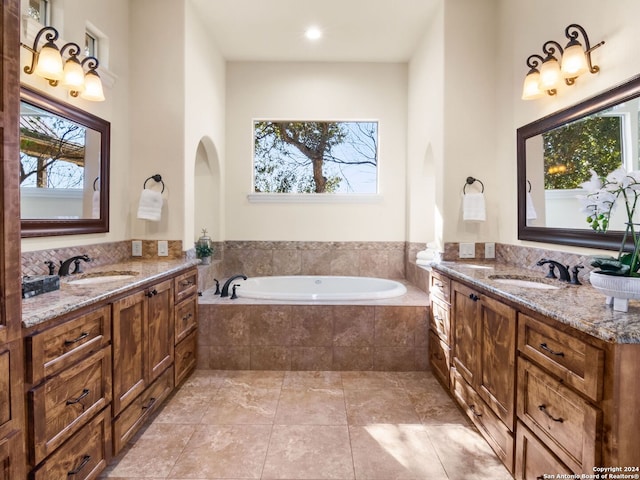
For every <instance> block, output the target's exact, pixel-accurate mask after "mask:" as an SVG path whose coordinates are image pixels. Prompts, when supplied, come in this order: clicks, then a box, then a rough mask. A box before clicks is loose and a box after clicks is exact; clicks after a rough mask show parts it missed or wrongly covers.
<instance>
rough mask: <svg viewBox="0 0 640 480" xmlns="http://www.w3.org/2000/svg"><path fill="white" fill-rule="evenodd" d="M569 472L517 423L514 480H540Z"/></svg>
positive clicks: (532, 435) (570, 472)
mask: <svg viewBox="0 0 640 480" xmlns="http://www.w3.org/2000/svg"><path fill="white" fill-rule="evenodd" d="M572 473H573V472H572V471H571V470H569V469H568V468H567V467H566V466H565V465H564V464H563V463H562V462H561V461H560V460H558V458H557V457H556V456H555V455H554V454H553V453H551V451H550V450H549V449H548V448H547V447H545V446H544V444H543V443H542V442H540V440H538V439H537V438H536V436H535V435H534V434H533V433H531V431H530V430H529V429H528V428H527V427H525V426H524V425H523V424H522V423H520V422H518V426H517V431H516V471H515V477H516V480H542V479H544V478H548V477H545V474H546V475H547V476H549V475H557V474H564V475H567V477H566V478H570V477H569V475H571V474H572Z"/></svg>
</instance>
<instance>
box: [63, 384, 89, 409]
mask: <svg viewBox="0 0 640 480" xmlns="http://www.w3.org/2000/svg"><path fill="white" fill-rule="evenodd" d="M89 393H90V390H89V389H88V388H83V389H82V393H81V394H80V396H79V397H78V398H72V399H70V400H67V403H66V405H75V404H76V403H80V400H82V399H83V398H84V397H86V396H87V395H89ZM81 405H82V404H81ZM82 409H83V410H84V405H82Z"/></svg>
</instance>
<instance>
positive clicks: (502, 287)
mask: <svg viewBox="0 0 640 480" xmlns="http://www.w3.org/2000/svg"><path fill="white" fill-rule="evenodd" d="M432 268H434V269H435V270H438V271H440V272H442V273H445V274H447V275H449V276H450V277H452V278H454V279H459V280H464V281H466V282H467V283H469V284H471V285H475V286H477V287H482V288H484V289H485V290H487V291H489V292H491V293H494V294H496V295H498V296H500V297H503V298H505V299H508V300H510V301H512V302H514V303H516V304H518V305H522V306H523V307H527V308H529V309H531V310H533V311H536V312H538V313H540V314H542V315H545V316H547V317H550V318H553V319H554V320H557V321H559V322H562V323H564V324H566V325H570V326H572V327H574V328H576V329H577V330H580V331H582V332H584V333H588V334H589V335H592V336H594V337H597V338H600V339H602V340H605V341H607V342H611V343H640V302H639V301H634V300H630V301H629V311H628V312H627V313H625V312H616V311H614V310H613V309H612V308H611V307H609V306H608V305H605V303H604V302H605V296H604V295H603V294H602V293H600V292H598V291H597V290H596V289H594V288H593V287H592V286H591V285H589V284H584V285H569V284H567V283H564V282H560V281H559V280H554V279H546V278H544V275H545V272H546V270H541V271H540V272H537V271H534V270H531V269H526V268H519V267H515V266H513V265H508V264H501V263H466V262H441V263H439V264H435V265H433V267H432ZM495 275H500V276H513V277H515V278H518V277H527V278H535V279H538V278H539V279H540V281H541V282H543V283H549V284H550V285H554V286H557V287H560V288H558V289H557V290H546V289H545V290H542V289H537V288H526V287H521V286H516V285H508V284H504V283H500V282H498V281H496V279H492V278H491V277H492V276H495Z"/></svg>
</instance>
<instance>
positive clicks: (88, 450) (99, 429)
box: [29, 408, 111, 480]
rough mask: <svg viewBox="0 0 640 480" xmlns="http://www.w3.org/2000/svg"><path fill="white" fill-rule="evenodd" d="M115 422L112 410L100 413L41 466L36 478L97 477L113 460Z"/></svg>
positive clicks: (34, 475) (45, 479)
mask: <svg viewBox="0 0 640 480" xmlns="http://www.w3.org/2000/svg"><path fill="white" fill-rule="evenodd" d="M110 432H111V423H110V417H109V409H108V408H107V409H105V410H103V411H102V412H101V413H99V414H98V415H97V416H96V417H95V418H94V419H93V420H92V421H91V422H90V423H89V424H88V425H86V426H85V427H84V428H83V429H82V430H80V431H79V432H78V433H77V434H75V435H74V436H73V437H71V438H70V439H69V441H68V442H66V443H65V444H64V445H63V446H62V447H60V448H59V449H58V450H57V451H56V452H55V453H54V454H53V455H51V457H49V458H48V459H47V460H46V461H45V462H44V463H43V464H42V465H41V466H40V467H39V468H37V469H36V470H34V471H33V472H31V475H30V476H29V478H30V479H32V480H51V479H54V478H55V479H73V480H83V479H89V478H91V479H93V478H97V477H98V475H99V473H100V472H101V471H102V470H104V468H105V467H106V466H107V462H108V461H109V459H110V446H111V433H110Z"/></svg>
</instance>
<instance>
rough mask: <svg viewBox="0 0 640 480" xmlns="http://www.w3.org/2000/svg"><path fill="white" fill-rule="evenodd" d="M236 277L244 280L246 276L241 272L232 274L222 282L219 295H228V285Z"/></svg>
mask: <svg viewBox="0 0 640 480" xmlns="http://www.w3.org/2000/svg"><path fill="white" fill-rule="evenodd" d="M236 278H242V279H243V280H246V279H247V276H246V275H243V274H239V275H233V276H232V277H231V278H229V279H228V280H227V281H226V282H224V285H223V286H222V291H221V292H220V296H221V297H228V296H229V286H230V285H231V284H232V283H233V281H234V280H235V279H236Z"/></svg>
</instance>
